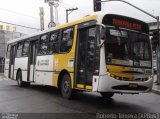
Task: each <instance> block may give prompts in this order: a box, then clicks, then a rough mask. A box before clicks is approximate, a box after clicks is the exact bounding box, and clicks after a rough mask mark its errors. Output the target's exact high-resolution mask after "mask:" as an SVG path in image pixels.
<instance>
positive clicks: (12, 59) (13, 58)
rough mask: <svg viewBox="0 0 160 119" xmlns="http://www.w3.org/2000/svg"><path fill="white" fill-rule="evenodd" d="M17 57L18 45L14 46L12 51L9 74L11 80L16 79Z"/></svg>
mask: <svg viewBox="0 0 160 119" xmlns="http://www.w3.org/2000/svg"><path fill="white" fill-rule="evenodd" d="M15 56H16V45H12V46H11V50H10V60H9V73H8V77H9V78H11V79H14V63H15Z"/></svg>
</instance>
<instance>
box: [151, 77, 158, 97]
mask: <svg viewBox="0 0 160 119" xmlns="http://www.w3.org/2000/svg"><path fill="white" fill-rule="evenodd" d="M156 81H157V76H154V83H153V87H152V92H153V93H156V94H159V95H160V85H157V83H156Z"/></svg>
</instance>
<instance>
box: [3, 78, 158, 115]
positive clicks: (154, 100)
mask: <svg viewBox="0 0 160 119" xmlns="http://www.w3.org/2000/svg"><path fill="white" fill-rule="evenodd" d="M0 112H13V113H17V112H18V113H76V114H77V113H88V114H93V113H96V114H97V113H98V112H99V113H102V112H104V113H147V112H149V113H151V112H152V113H157V114H158V113H159V112H160V95H157V94H153V93H147V94H140V95H120V94H116V95H114V96H113V98H112V99H110V100H104V99H103V98H102V97H101V96H100V95H99V94H97V93H82V92H79V93H78V94H77V95H76V96H75V98H74V100H66V99H63V98H62V97H61V95H60V93H59V91H58V90H57V89H55V88H52V87H47V86H38V85H33V86H30V87H28V88H20V87H18V86H17V83H16V82H15V81H11V80H2V81H0ZM81 115H82V114H81ZM92 116H94V117H95V115H92Z"/></svg>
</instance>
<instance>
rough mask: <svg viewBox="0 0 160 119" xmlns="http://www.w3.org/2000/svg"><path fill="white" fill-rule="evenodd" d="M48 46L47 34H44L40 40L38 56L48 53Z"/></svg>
mask: <svg viewBox="0 0 160 119" xmlns="http://www.w3.org/2000/svg"><path fill="white" fill-rule="evenodd" d="M48 46H49V38H48V34H44V35H42V36H41V38H40V44H39V54H40V55H47V54H48V53H49V52H48Z"/></svg>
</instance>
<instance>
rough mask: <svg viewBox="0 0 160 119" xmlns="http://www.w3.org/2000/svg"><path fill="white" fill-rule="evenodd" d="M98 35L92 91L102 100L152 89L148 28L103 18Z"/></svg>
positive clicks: (132, 21) (116, 18)
mask: <svg viewBox="0 0 160 119" xmlns="http://www.w3.org/2000/svg"><path fill="white" fill-rule="evenodd" d="M102 24H103V25H105V26H104V28H102V29H103V30H101V31H103V32H101V36H103V37H101V44H102V45H101V47H100V48H101V49H100V71H99V81H97V82H98V84H96V82H93V87H96V88H94V89H97V91H98V92H100V93H101V94H102V96H104V97H111V96H113V94H114V93H131V94H134V93H141V92H148V91H150V90H151V89H152V84H153V76H152V54H151V43H150V39H149V28H148V25H147V24H146V23H144V22H142V21H139V20H136V19H133V18H129V17H124V16H120V15H112V14H108V15H105V16H104V17H103V19H102Z"/></svg>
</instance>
